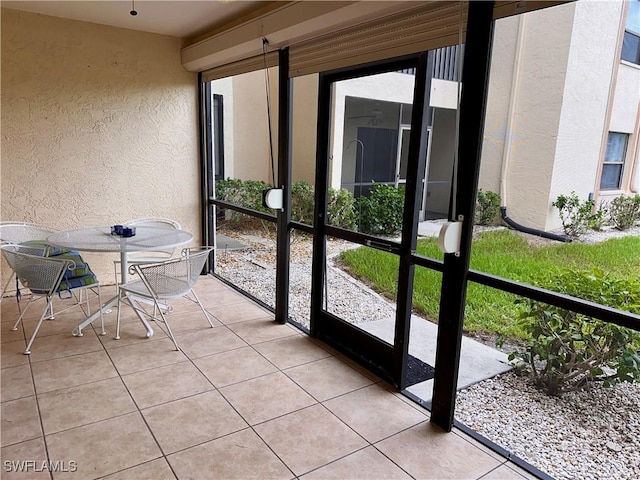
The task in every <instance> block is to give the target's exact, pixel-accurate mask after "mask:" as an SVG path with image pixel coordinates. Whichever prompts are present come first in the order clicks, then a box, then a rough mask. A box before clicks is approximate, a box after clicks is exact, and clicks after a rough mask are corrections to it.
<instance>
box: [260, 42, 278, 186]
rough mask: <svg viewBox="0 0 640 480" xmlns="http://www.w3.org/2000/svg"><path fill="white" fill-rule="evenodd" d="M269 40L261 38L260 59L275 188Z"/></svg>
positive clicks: (272, 181) (272, 179) (272, 178)
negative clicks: (268, 53) (265, 93)
mask: <svg viewBox="0 0 640 480" xmlns="http://www.w3.org/2000/svg"><path fill="white" fill-rule="evenodd" d="M268 44H269V40H267V38H266V37H263V38H262V57H263V59H264V78H265V86H266V89H267V124H268V126H269V158H270V159H271V185H272V186H273V187H274V188H275V187H276V167H275V161H274V159H273V131H272V129H271V95H270V91H271V88H270V86H269V70H268V69H267V45H268Z"/></svg>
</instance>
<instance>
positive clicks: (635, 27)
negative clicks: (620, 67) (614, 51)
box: [621, 0, 640, 65]
mask: <svg viewBox="0 0 640 480" xmlns="http://www.w3.org/2000/svg"><path fill="white" fill-rule="evenodd" d="M621 58H622V60H625V61H627V62H631V63H635V64H636V65H640V0H631V1H630V2H629V8H628V10H627V22H626V25H625V32H624V39H623V40H622V55H621Z"/></svg>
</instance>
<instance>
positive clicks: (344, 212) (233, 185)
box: [216, 178, 356, 229]
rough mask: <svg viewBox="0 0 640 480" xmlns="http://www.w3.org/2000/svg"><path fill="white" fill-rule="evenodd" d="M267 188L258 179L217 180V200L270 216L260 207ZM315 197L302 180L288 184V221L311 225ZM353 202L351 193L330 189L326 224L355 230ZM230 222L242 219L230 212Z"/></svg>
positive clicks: (309, 186) (240, 216)
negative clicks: (289, 209)
mask: <svg viewBox="0 0 640 480" xmlns="http://www.w3.org/2000/svg"><path fill="white" fill-rule="evenodd" d="M267 188H270V185H269V184H268V183H266V182H263V181H259V180H244V181H243V180H240V179H237V178H228V179H226V180H217V181H216V197H217V198H218V199H220V200H225V201H227V202H230V203H234V204H236V205H240V206H242V207H245V208H250V209H252V210H257V211H259V212H266V213H273V210H271V209H270V208H267V207H265V206H263V205H262V191H263V190H265V189H267ZM314 204H315V197H314V191H313V187H312V186H311V185H310V184H309V183H308V182H305V181H300V182H295V183H293V184H292V185H291V219H292V220H294V221H296V222H301V223H306V224H308V225H313V220H314V219H313V214H314ZM354 205H355V200H354V198H353V194H352V193H351V192H349V191H348V190H345V189H340V190H335V189H333V188H330V189H329V207H328V210H329V211H328V215H329V223H331V225H335V226H337V227H342V228H348V229H354V228H356V213H355V206H354ZM232 215H233V216H232V219H238V218H245V217H244V216H243V215H240V214H235V213H232Z"/></svg>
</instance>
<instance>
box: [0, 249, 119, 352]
mask: <svg viewBox="0 0 640 480" xmlns="http://www.w3.org/2000/svg"><path fill="white" fill-rule="evenodd" d="M27 249H29V247H27ZM2 254H3V255H4V257H5V258H6V259H7V262H8V263H9V264H10V265H12V267H13V270H14V272H15V274H16V275H17V277H18V279H19V280H20V283H21V284H22V285H24V286H25V287H27V288H29V290H31V297H30V298H29V301H28V302H27V305H26V306H25V307H24V310H23V311H22V313H21V314H20V317H19V318H18V320H17V321H16V323H15V325H14V326H13V328H12V330H17V329H18V324H19V323H20V322H21V321H22V319H23V317H24V315H25V314H26V312H27V310H28V309H29V307H30V306H31V305H32V303H33V302H34V301H36V300H38V299H41V298H44V299H45V300H46V305H45V307H44V310H43V312H42V314H41V315H40V319H39V320H38V323H37V325H36V327H35V329H34V331H33V333H32V334H31V338H30V339H29V343H28V344H27V348H26V349H25V351H24V354H25V355H29V354H30V353H31V346H32V345H33V342H34V340H35V338H36V335H37V334H38V331H39V330H40V327H41V325H42V322H43V320H44V319H45V318H47V317H50V314H49V311H50V309H51V302H52V300H53V296H54V295H55V294H56V293H57V294H60V295H61V294H62V293H63V292H69V293H72V292H73V291H74V290H80V289H91V290H93V291H94V293H96V296H97V297H98V301H99V307H98V308H100V306H101V305H102V297H101V294H100V283H99V282H98V279H97V278H96V276H95V275H94V274H93V272H91V270H90V269H89V266H88V265H86V264H84V265H80V264H79V263H77V262H76V261H74V260H73V255H67V256H65V255H58V256H55V257H44V256H40V255H32V254H30V253H25V247H22V246H20V245H3V246H2ZM79 272H81V273H83V274H82V275H78V273H79ZM94 289H95V290H94ZM89 301H90V296H89V295H86V301H85V302H81V303H74V304H73V305H71V306H69V307H67V308H63V309H62V310H60V311H58V314H60V313H62V312H64V311H65V310H68V309H69V308H72V307H76V306H80V307H81V308H82V309H83V311H84V313H85V314H87V312H89V311H90V310H89ZM85 303H86V305H85ZM83 306H84V307H85V308H83ZM100 321H101V327H102V332H101V334H102V335H104V334H105V333H106V332H105V330H104V318H103V316H102V310H100ZM78 333H79V334H80V335H81V334H82V332H78Z"/></svg>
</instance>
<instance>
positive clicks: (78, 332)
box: [71, 252, 153, 338]
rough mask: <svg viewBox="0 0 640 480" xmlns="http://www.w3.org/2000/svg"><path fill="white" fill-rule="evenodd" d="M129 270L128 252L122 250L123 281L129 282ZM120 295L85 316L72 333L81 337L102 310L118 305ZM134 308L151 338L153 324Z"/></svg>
mask: <svg viewBox="0 0 640 480" xmlns="http://www.w3.org/2000/svg"><path fill="white" fill-rule="evenodd" d="M128 270H129V261H128V259H127V254H126V252H120V275H121V277H120V278H121V282H122V283H127V280H128V279H129V277H128V273H129V272H128ZM119 296H120V293H119V292H118V294H117V295H116V296H115V297H113V298H110V299H109V300H107V302H106V303H105V304H104V305H102V307H100V308H99V309H98V310H97V311H96V312H95V313H92V314H91V315H89V316H88V317H87V318H85V319H84V320H83V321H82V323H80V324H79V325H78V326H77V327H76V328H74V329H73V331H72V332H71V333H72V334H73V335H74V336H76V337H81V336H82V329H83V328H85V327H86V326H87V325H89V324H90V323H92V322H93V321H94V320H95V319H96V318H98V317H99V316H100V312H101V311H103V312H104V310H107V309H108V308H112V307H114V306H118V300H119ZM134 310H135V311H136V315H137V316H138V318H139V319H140V321H141V322H142V324H143V325H144V328H145V329H146V330H147V338H151V337H152V336H153V328H151V325H149V322H147V321H146V320H145V319H144V318H143V317H142V315H140V313H139V312H138V310H137V309H136V308H134Z"/></svg>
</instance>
